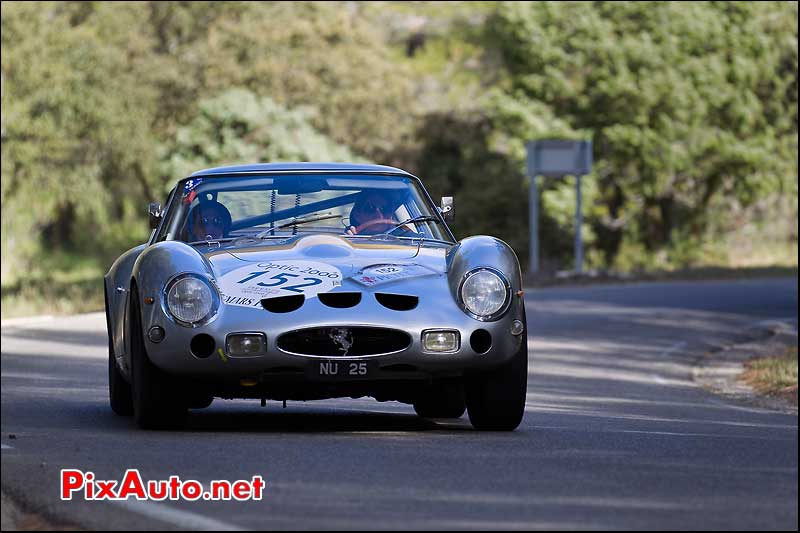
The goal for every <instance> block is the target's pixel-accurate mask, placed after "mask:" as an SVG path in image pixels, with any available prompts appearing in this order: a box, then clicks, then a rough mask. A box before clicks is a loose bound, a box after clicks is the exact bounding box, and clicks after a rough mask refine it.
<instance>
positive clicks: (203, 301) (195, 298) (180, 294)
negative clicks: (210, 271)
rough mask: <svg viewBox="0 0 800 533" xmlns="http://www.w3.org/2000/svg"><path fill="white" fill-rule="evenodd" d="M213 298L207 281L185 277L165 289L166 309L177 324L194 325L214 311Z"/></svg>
mask: <svg viewBox="0 0 800 533" xmlns="http://www.w3.org/2000/svg"><path fill="white" fill-rule="evenodd" d="M215 301H216V299H215V297H214V292H213V290H212V288H211V286H210V285H209V284H208V282H207V281H205V280H203V279H200V278H197V277H194V276H185V277H182V278H178V279H177V280H176V281H174V282H172V284H170V286H169V288H168V289H167V309H168V310H169V312H170V313H171V314H172V316H174V317H175V318H176V319H177V320H178V321H179V322H184V323H186V324H196V323H197V322H201V321H203V320H205V319H206V318H208V316H209V315H210V314H211V313H212V312H213V311H214V307H215Z"/></svg>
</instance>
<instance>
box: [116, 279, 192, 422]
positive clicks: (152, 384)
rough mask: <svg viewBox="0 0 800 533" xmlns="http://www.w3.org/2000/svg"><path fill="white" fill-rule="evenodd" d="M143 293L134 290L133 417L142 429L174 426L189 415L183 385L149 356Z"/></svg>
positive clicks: (132, 334)
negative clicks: (142, 315)
mask: <svg viewBox="0 0 800 533" xmlns="http://www.w3.org/2000/svg"><path fill="white" fill-rule="evenodd" d="M139 310H140V307H139V295H138V293H137V292H136V291H135V290H132V291H131V314H130V317H131V323H130V326H131V328H130V333H131V366H132V368H131V376H132V390H133V418H134V420H135V421H136V423H137V424H138V425H139V427H141V428H142V429H172V428H174V427H178V426H180V425H181V424H182V423H183V421H184V419H185V418H186V410H187V405H186V403H185V401H183V399H182V398H181V396H180V393H181V390H182V387H181V386H180V383H179V382H178V380H177V379H173V378H170V376H169V375H167V374H165V373H164V372H162V371H161V370H159V369H158V367H156V366H155V365H154V364H153V363H152V362H151V361H150V358H149V357H148V356H147V350H146V348H145V342H144V333H143V330H142V325H141V313H140V311H139Z"/></svg>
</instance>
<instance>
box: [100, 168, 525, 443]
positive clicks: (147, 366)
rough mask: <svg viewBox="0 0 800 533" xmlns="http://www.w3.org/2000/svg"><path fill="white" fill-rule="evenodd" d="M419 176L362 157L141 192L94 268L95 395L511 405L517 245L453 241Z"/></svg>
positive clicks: (131, 401) (518, 354) (122, 405)
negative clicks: (135, 222) (136, 216)
mask: <svg viewBox="0 0 800 533" xmlns="http://www.w3.org/2000/svg"><path fill="white" fill-rule="evenodd" d="M453 213H454V211H453V203H452V198H443V199H442V203H441V205H440V206H438V207H437V206H435V205H434V203H433V202H432V200H431V198H430V196H429V195H428V193H427V192H426V191H425V189H424V188H423V186H422V183H421V182H420V180H419V179H418V178H417V177H415V176H412V175H411V174H409V173H407V172H404V171H402V170H399V169H396V168H392V167H385V166H377V165H360V164H358V165H357V164H331V163H294V164H259V165H244V166H234V167H224V168H214V169H209V170H203V171H200V172H196V173H194V174H192V175H191V176H189V177H188V178H186V179H184V180H182V181H180V182H178V184H177V186H176V187H175V188H174V189H173V190H172V192H171V193H170V194H169V198H168V200H167V203H166V206H165V207H164V208H163V209H162V208H161V206H160V205H158V204H155V203H153V204H150V221H151V226H152V228H153V232H152V234H151V236H150V239H149V241H148V242H147V243H146V244H143V245H140V246H137V247H136V248H133V249H131V250H129V251H127V252H126V253H124V254H123V255H122V256H120V257H119V259H117V260H116V262H114V264H113V265H112V266H111V269H110V270H109V271H108V273H107V274H106V276H105V295H106V319H107V322H108V334H109V335H108V339H109V346H108V349H109V358H108V378H109V394H110V399H111V408H112V409H113V410H114V412H115V413H117V414H119V415H133V416H134V418H135V420H136V422H137V424H138V425H139V426H141V427H143V428H169V427H175V426H177V425H178V424H179V423H180V422H181V421H182V420H183V419H184V418H185V416H186V414H187V411H188V409H199V408H203V407H208V406H209V405H210V404H211V402H212V401H213V400H214V398H215V397H216V398H226V399H230V398H253V399H260V400H261V402H262V405H263V404H264V403H265V402H266V400H268V399H269V400H278V401H286V400H303V401H305V400H317V399H325V398H336V397H354V398H356V397H362V396H371V397H374V398H375V399H377V400H378V401H386V400H396V401H400V402H405V403H409V404H413V406H414V409H415V410H416V412H417V413H418V414H419V415H420V416H423V417H433V418H457V417H460V416H462V415H463V414H464V411H465V409H466V410H467V411H468V413H469V419H470V421H471V423H472V425H473V426H474V427H475V428H477V429H480V430H513V429H515V428H516V427H517V426H518V425H519V423H520V422H521V420H522V416H523V413H524V409H525V395H526V385H527V369H528V346H527V337H526V334H527V328H526V322H525V307H524V305H523V300H522V287H521V279H520V278H521V276H520V268H519V262H518V261H517V257H516V255H515V254H514V252H513V250H511V248H510V247H509V246H508V245H507V244H505V243H504V242H503V241H501V240H498V239H495V238H493V237H487V236H477V237H469V238H466V239H463V240H461V241H457V240H456V239H455V238H454V237H453V234H452V233H451V231H450V229H449V228H448V227H447V224H446V221H447V220H450V219H451V218H452V216H453Z"/></svg>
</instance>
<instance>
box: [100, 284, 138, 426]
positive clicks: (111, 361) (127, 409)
mask: <svg viewBox="0 0 800 533" xmlns="http://www.w3.org/2000/svg"><path fill="white" fill-rule="evenodd" d="M106 328H107V329H108V399H109V403H111V410H112V411H114V413H116V414H118V415H119V416H131V415H132V414H133V398H132V396H131V385H130V383H128V382H127V381H125V378H124V377H123V376H122V372H120V371H119V368H118V367H117V361H116V357H115V356H114V341H113V340H112V335H111V320H110V319H109V315H108V295H106Z"/></svg>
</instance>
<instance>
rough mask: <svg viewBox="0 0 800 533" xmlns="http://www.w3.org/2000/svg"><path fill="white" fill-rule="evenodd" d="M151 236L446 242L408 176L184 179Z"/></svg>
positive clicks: (447, 235)
mask: <svg viewBox="0 0 800 533" xmlns="http://www.w3.org/2000/svg"><path fill="white" fill-rule="evenodd" d="M177 191H179V194H177V195H176V197H175V198H174V200H173V201H172V203H171V205H170V208H169V212H168V213H167V220H166V223H165V224H163V225H162V229H161V234H160V235H159V236H158V238H157V239H156V240H182V241H185V242H205V241H209V240H222V239H237V238H272V237H286V236H292V235H299V234H304V233H331V234H339V235H345V236H352V237H353V238H356V237H364V236H374V235H378V234H389V235H393V236H396V237H400V238H403V237H407V238H428V239H436V240H444V241H451V240H452V236H451V235H450V233H449V231H448V230H447V228H446V227H445V226H444V224H442V222H441V219H440V217H438V216H436V214H435V213H434V212H433V211H432V206H431V205H430V200H429V199H428V197H427V195H426V194H425V193H424V191H423V190H422V189H421V187H420V185H419V184H418V182H417V180H416V179H413V178H409V177H405V176H393V175H358V174H353V175H346V174H341V175H340V174H335V175H332V174H276V175H266V176H264V175H262V176H235V177H205V178H204V177H200V178H191V179H187V180H184V181H183V182H182V183H180V184H179V185H178V189H177Z"/></svg>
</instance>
